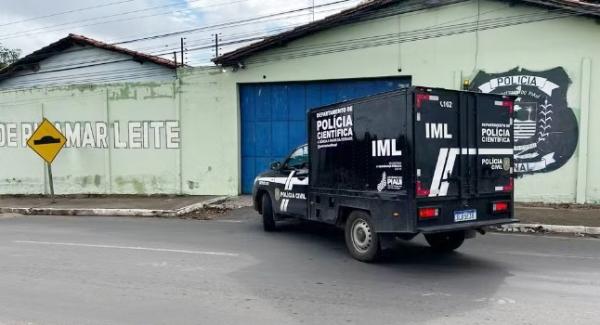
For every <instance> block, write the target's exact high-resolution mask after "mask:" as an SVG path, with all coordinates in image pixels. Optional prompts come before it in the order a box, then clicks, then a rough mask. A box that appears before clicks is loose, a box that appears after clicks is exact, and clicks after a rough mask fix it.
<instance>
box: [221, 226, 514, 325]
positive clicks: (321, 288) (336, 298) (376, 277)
mask: <svg viewBox="0 0 600 325" xmlns="http://www.w3.org/2000/svg"><path fill="white" fill-rule="evenodd" d="M252 229H255V230H256V231H257V232H260V233H261V234H260V235H258V234H257V235H258V236H259V238H261V239H262V240H261V242H262V241H263V240H264V241H265V243H262V246H261V247H262V248H263V249H261V250H260V251H258V252H256V253H255V257H256V258H257V259H258V260H259V263H258V264H255V265H252V266H249V267H248V268H247V269H245V270H243V271H240V273H237V272H236V273H234V274H233V276H234V278H238V277H239V281H240V282H241V283H243V284H244V285H245V286H247V287H248V288H249V289H250V290H251V291H254V292H255V293H256V294H257V295H259V296H262V298H264V299H272V300H273V301H274V304H275V305H277V306H279V307H280V309H283V310H285V311H288V312H290V317H292V318H297V319H301V320H304V321H307V320H308V319H306V318H302V317H300V315H302V313H300V312H297V310H298V309H300V310H303V311H304V312H306V313H310V312H311V311H310V307H309V306H311V305H312V306H313V307H314V308H318V309H319V310H321V311H323V308H324V306H327V305H331V304H333V305H335V308H337V309H336V311H334V310H328V311H326V312H329V313H333V314H335V313H336V312H341V310H343V309H344V308H341V307H340V306H338V304H342V305H344V304H347V305H348V306H354V307H356V308H358V310H361V312H360V313H356V314H355V315H354V316H353V317H349V318H351V319H353V320H354V321H358V320H364V321H372V320H373V319H380V320H381V322H378V323H388V322H387V321H385V319H387V318H386V317H383V318H377V317H382V316H383V315H382V314H381V312H382V311H386V312H389V311H390V310H391V309H393V310H396V311H397V312H398V314H397V315H396V317H397V318H395V320H396V321H399V322H400V323H402V320H404V321H417V322H422V321H427V320H431V319H436V318H439V317H448V316H449V315H453V314H464V313H466V312H469V311H471V310H474V309H480V308H486V307H487V306H489V304H493V303H494V299H495V298H494V297H495V296H496V292H497V291H498V288H499V287H500V286H501V285H502V284H503V283H504V280H505V278H507V277H508V276H510V275H511V274H510V272H509V271H508V266H506V265H503V264H502V263H499V262H496V261H494V260H493V259H492V258H490V257H489V256H486V254H482V253H481V251H480V250H475V251H473V250H470V249H468V245H469V243H467V247H466V249H462V250H459V251H458V252H455V253H451V254H437V253H434V252H433V251H431V250H430V249H429V247H428V246H426V244H425V243H424V242H423V240H422V239H421V238H417V240H416V241H411V242H407V241H398V242H397V243H396V245H395V247H393V248H392V249H390V250H388V251H386V253H385V254H384V257H383V259H382V260H381V261H379V262H378V263H373V264H366V263H361V262H358V261H356V260H354V259H352V258H351V257H350V256H349V254H348V253H347V252H346V248H345V244H344V234H343V231H342V230H340V229H338V228H335V227H331V226H327V225H323V224H316V223H311V222H298V221H289V222H285V223H282V224H281V227H279V230H278V231H277V232H274V233H264V234H263V233H262V229H260V225H259V223H258V222H257V223H254V224H253V225H252ZM248 230H249V231H250V229H248ZM475 241H477V239H475ZM265 246H268V247H272V248H273V249H264V247H265ZM247 272H251V273H252V274H257V273H258V274H264V275H265V277H264V278H262V279H261V278H259V279H256V278H254V279H250V278H249V277H248V276H247V274H248V273H247ZM358 292H360V293H361V294H356V293H358ZM282 297H285V299H284V298H282ZM281 299H284V300H288V299H289V300H292V301H300V302H301V303H302V304H306V306H305V307H302V308H300V307H297V308H288V307H286V306H287V305H286V306H283V305H281V306H280V303H281ZM415 301H419V302H420V304H421V305H420V306H419V308H418V309H420V310H427V312H421V313H414V312H413V311H411V309H413V308H415V306H414V304H415ZM315 304H318V305H319V306H318V307H316V306H315ZM340 308H341V309H340ZM390 308H391V309H390ZM291 311H294V312H291ZM394 313H395V312H394ZM388 316H389V315H388ZM373 317H375V318H373Z"/></svg>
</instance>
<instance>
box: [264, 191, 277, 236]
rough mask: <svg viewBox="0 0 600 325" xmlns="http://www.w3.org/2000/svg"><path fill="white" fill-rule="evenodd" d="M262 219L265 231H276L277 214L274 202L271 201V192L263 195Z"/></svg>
mask: <svg viewBox="0 0 600 325" xmlns="http://www.w3.org/2000/svg"><path fill="white" fill-rule="evenodd" d="M262 219H263V229H264V230H265V231H275V230H276V225H275V215H274V214H273V204H272V203H271V197H269V194H263V196H262Z"/></svg>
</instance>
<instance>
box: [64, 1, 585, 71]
mask: <svg viewBox="0 0 600 325" xmlns="http://www.w3.org/2000/svg"><path fill="white" fill-rule="evenodd" d="M582 14H584V13H574V12H570V11H565V10H561V9H556V10H553V11H550V12H548V13H546V12H539V13H531V14H523V15H514V16H506V17H494V18H490V19H485V20H481V21H479V22H474V21H473V22H466V23H459V24H451V22H454V21H460V20H464V19H466V18H461V19H456V20H454V21H450V23H449V22H446V23H445V24H435V25H431V26H428V27H425V28H420V29H415V30H410V31H406V32H401V33H389V34H384V35H375V36H370V37H362V38H355V39H349V40H342V41H336V42H329V43H321V44H316V45H312V46H303V47H297V48H291V49H284V50H281V51H279V52H278V53H275V54H273V55H269V56H263V57H262V58H256V59H254V60H248V61H247V63H252V64H254V63H266V62H270V61H276V60H282V59H294V58H301V57H307V56H315V55H323V54H330V53H337V52H342V51H351V50H356V49H360V48H368V47H377V46H384V45H390V44H395V43H399V42H411V41H416V40H423V39H429V38H434V37H441V36H449V35H457V34H462V33H469V32H473V31H474V30H475V29H478V30H488V29H493V28H502V27H508V26H514V25H518V24H525V23H531V22H538V21H544V20H551V19H560V18H566V17H571V16H576V15H582ZM467 18H468V17H467ZM257 38H260V37H257ZM249 41H252V38H245V39H238V40H235V41H232V42H236V43H238V42H239V43H242V42H249ZM209 47H210V46H209ZM199 49H203V47H201V46H200V47H198V48H197V49H196V48H192V49H190V50H199ZM131 70H137V69H131ZM106 73H107V74H108V73H109V72H106ZM131 75H135V73H133V74H131ZM79 76H80V75H79ZM121 77H122V76H121ZM54 78H63V80H62V81H64V77H54ZM96 80H98V79H97V78H96V79H88V80H87V81H96ZM101 80H104V81H107V80H118V79H110V77H105V78H103V79H101ZM79 81H80V82H84V81H86V80H83V81H81V80H79Z"/></svg>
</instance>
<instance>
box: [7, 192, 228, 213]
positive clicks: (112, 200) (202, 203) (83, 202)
mask: <svg viewBox="0 0 600 325" xmlns="http://www.w3.org/2000/svg"><path fill="white" fill-rule="evenodd" d="M226 198H227V197H224V196H137V195H97V196H96V195H93V196H82V195H73V196H58V197H57V198H56V203H52V202H51V200H50V199H49V198H47V197H42V196H0V213H15V214H25V215H31V214H37V215H80V216H138V217H177V216H184V215H186V214H189V213H193V212H195V211H198V210H201V209H203V208H205V207H206V206H207V205H211V204H215V203H218V202H220V201H224V200H225V199H226Z"/></svg>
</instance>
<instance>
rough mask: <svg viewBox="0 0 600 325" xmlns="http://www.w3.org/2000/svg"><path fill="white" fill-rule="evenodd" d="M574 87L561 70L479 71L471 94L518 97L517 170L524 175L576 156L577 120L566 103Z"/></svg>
mask: <svg viewBox="0 0 600 325" xmlns="http://www.w3.org/2000/svg"><path fill="white" fill-rule="evenodd" d="M570 84H571V80H570V79H569V76H568V75H567V73H566V72H565V70H564V69H563V68H562V67H556V68H553V69H550V70H545V71H530V70H526V69H520V68H515V69H512V70H510V71H507V72H503V73H486V72H484V71H480V72H479V73H478V74H477V75H476V76H475V78H474V79H473V81H472V83H471V90H473V91H479V92H483V93H493V94H503V95H513V96H517V97H518V98H517V100H516V101H515V107H514V108H515V121H514V122H515V134H514V137H515V169H516V172H517V173H519V174H521V175H524V174H533V173H544V172H550V171H553V170H556V169H559V168H560V167H562V166H563V165H564V164H565V163H566V162H567V161H568V160H569V159H570V158H571V156H572V155H573V153H574V152H575V148H576V147H577V141H578V136H579V131H578V125H577V119H576V118H575V114H574V113H573V110H572V109H571V108H569V106H568V103H567V89H568V87H569V85H570Z"/></svg>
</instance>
